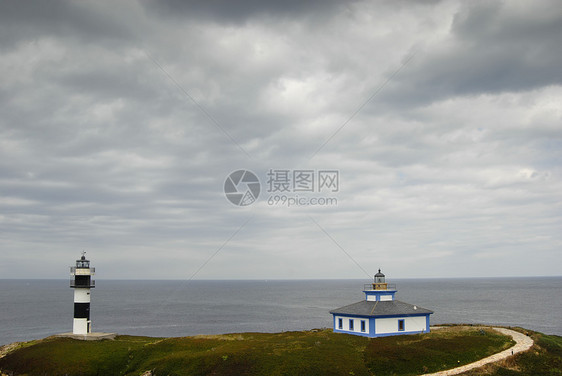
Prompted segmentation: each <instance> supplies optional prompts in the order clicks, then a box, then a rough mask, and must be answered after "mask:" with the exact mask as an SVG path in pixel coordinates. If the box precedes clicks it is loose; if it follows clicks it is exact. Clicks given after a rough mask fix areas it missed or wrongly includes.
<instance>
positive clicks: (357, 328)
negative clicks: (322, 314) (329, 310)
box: [334, 316, 369, 333]
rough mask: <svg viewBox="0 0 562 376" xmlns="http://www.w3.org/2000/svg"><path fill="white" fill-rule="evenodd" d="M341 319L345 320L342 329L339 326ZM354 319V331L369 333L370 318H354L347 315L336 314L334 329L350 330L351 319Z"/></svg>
mask: <svg viewBox="0 0 562 376" xmlns="http://www.w3.org/2000/svg"><path fill="white" fill-rule="evenodd" d="M339 319H342V320H343V327H342V329H340V327H339ZM350 319H351V320H353V330H352V331H353V332H357V333H369V319H367V318H352V317H345V316H336V321H335V322H334V329H335V330H345V331H348V332H350V331H351V330H349V320H350ZM361 320H364V321H365V331H364V332H362V331H361Z"/></svg>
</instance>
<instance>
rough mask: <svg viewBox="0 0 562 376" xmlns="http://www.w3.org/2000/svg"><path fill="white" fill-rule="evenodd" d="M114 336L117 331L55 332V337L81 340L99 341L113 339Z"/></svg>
mask: <svg viewBox="0 0 562 376" xmlns="http://www.w3.org/2000/svg"><path fill="white" fill-rule="evenodd" d="M116 336H117V333H102V332H95V333H88V334H75V333H60V334H55V337H66V338H73V339H80V340H83V341H100V340H102V339H115V337H116Z"/></svg>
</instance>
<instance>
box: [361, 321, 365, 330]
mask: <svg viewBox="0 0 562 376" xmlns="http://www.w3.org/2000/svg"><path fill="white" fill-rule="evenodd" d="M361 331H362V332H364V331H365V320H361Z"/></svg>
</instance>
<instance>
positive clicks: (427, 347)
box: [0, 326, 562, 376]
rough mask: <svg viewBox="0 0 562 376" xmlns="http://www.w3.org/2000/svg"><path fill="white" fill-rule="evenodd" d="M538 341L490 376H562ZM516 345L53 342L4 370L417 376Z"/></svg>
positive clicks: (335, 338) (554, 351) (493, 338)
mask: <svg viewBox="0 0 562 376" xmlns="http://www.w3.org/2000/svg"><path fill="white" fill-rule="evenodd" d="M533 335H535V336H536V337H537V340H538V341H539V342H538V345H535V347H533V349H532V350H531V351H530V352H528V353H525V354H520V355H518V356H516V359H519V360H520V361H521V362H522V363H521V364H519V363H518V364H517V367H519V368H516V367H511V368H510V366H509V365H507V364H506V365H505V367H497V368H496V369H489V371H490V372H496V373H494V374H495V375H531V374H533V375H535V374H541V373H529V372H530V371H529V370H538V369H539V368H540V367H543V368H544V369H550V370H552V369H554V370H556V367H558V370H560V359H561V358H562V351H561V349H562V338H561V337H557V336H545V335H542V334H539V333H534V334H533ZM512 344H513V341H512V340H511V338H510V337H506V336H503V335H502V334H500V333H498V332H495V331H493V330H490V329H486V330H484V331H482V330H481V329H480V328H475V327H460V326H451V327H447V328H445V329H440V330H436V331H433V332H431V333H427V334H419V335H407V336H393V337H383V338H375V339H368V338H364V337H357V336H352V335H346V334H335V333H332V331H331V330H328V329H323V330H312V331H306V332H285V333H241V334H226V335H210V336H195V337H183V338H165V339H164V338H151V337H133V336H118V337H117V338H116V339H115V340H102V341H79V340H74V339H70V338H57V337H50V338H46V339H44V340H39V341H33V342H29V343H26V344H24V345H22V346H21V347H20V348H18V349H17V350H15V351H12V352H10V353H9V354H8V355H6V356H5V357H4V358H2V359H0V369H1V370H3V372H4V373H7V374H13V375H30V376H32V375H53V376H54V375H107V376H109V375H142V374H143V373H145V372H146V371H151V372H152V375H307V376H311V375H416V374H421V373H425V372H435V371H439V370H443V369H448V368H453V367H456V366H457V365H458V364H459V363H460V364H466V363H470V362H473V361H475V360H478V359H481V358H483V357H486V356H488V355H491V354H493V353H496V352H499V351H501V350H503V349H506V348H508V347H510V346H511V345H512ZM535 352H538V354H535ZM537 357H538V358H537ZM538 359H540V361H539V360H538ZM545 361H546V363H544V362H545ZM541 364H547V365H546V366H541ZM539 366H540V367H539ZM537 367H539V368H537ZM502 372H503V373H502ZM505 372H508V373H505ZM513 372H515V373H513ZM473 374H474V373H473ZM544 374H552V375H555V374H559V373H544Z"/></svg>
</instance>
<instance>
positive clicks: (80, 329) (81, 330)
mask: <svg viewBox="0 0 562 376" xmlns="http://www.w3.org/2000/svg"><path fill="white" fill-rule="evenodd" d="M72 333H74V334H88V320H87V319H74V324H73V325H72Z"/></svg>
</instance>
